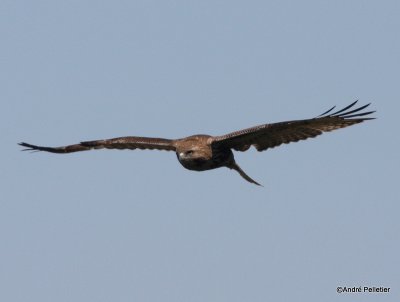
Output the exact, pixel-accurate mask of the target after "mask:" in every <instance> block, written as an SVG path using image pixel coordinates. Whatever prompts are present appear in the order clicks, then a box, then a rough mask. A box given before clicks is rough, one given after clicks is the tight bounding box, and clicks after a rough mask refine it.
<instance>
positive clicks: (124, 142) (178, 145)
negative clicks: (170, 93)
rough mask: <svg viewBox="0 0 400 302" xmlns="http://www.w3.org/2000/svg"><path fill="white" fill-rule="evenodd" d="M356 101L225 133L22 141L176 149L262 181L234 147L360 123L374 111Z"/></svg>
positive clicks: (192, 162)
mask: <svg viewBox="0 0 400 302" xmlns="http://www.w3.org/2000/svg"><path fill="white" fill-rule="evenodd" d="M355 103H356V102H354V103H352V104H351V105H349V106H347V107H345V108H344V109H342V110H339V111H337V112H335V113H332V114H329V115H328V113H329V112H330V111H332V110H333V109H334V108H335V107H333V108H331V109H330V110H328V111H327V112H325V113H323V114H322V115H320V116H318V117H316V118H313V119H306V120H296V121H287V122H281V123H274V124H263V125H259V126H256V127H252V128H248V129H243V130H240V131H236V132H232V133H229V134H226V135H222V136H210V135H204V134H201V135H192V136H189V137H185V138H181V139H175V140H171V139H165V138H149V137H137V136H128V137H118V138H112V139H106V140H96V141H88V142H81V143H79V144H75V145H68V146H64V147H55V148H53V147H41V146H36V145H31V144H27V143H20V145H21V146H24V147H26V148H27V149H25V150H34V151H47V152H52V153H72V152H78V151H87V150H92V149H102V148H106V149H132V150H133V149H157V150H166V151H175V152H176V155H177V157H178V160H179V162H180V163H181V165H182V166H183V167H185V168H186V169H189V170H194V171H205V170H211V169H216V168H220V167H227V168H229V169H234V170H236V171H237V172H238V173H239V174H240V175H241V176H242V177H243V178H244V179H246V180H247V181H249V182H251V183H254V184H257V185H259V183H257V182H256V181H255V180H253V179H252V178H250V177H249V176H248V175H247V174H246V173H245V172H244V171H243V170H242V169H241V168H240V167H239V166H238V165H237V163H236V162H235V159H234V155H233V152H232V149H233V150H236V151H246V150H248V149H249V148H250V147H251V146H254V147H255V148H256V149H257V150H258V151H264V150H267V149H269V148H274V147H276V146H279V145H281V144H287V143H290V142H297V141H299V140H305V139H307V138H311V137H315V136H317V135H320V134H322V133H323V132H328V131H332V130H336V129H339V128H344V127H347V126H351V125H354V124H358V123H361V122H363V121H365V120H370V119H373V118H370V117H362V116H366V115H369V114H371V113H373V112H374V111H370V112H362V113H356V112H359V111H361V110H362V109H364V108H366V107H367V106H369V104H367V105H364V106H362V107H360V108H357V109H354V110H351V111H347V110H348V109H350V108H351V107H353V106H354V105H355Z"/></svg>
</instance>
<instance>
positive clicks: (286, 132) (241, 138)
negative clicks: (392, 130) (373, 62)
mask: <svg viewBox="0 0 400 302" xmlns="http://www.w3.org/2000/svg"><path fill="white" fill-rule="evenodd" d="M356 103H357V101H355V102H354V103H352V104H350V105H349V106H347V107H345V108H343V109H341V110H339V111H336V112H334V113H331V114H328V113H329V112H331V111H332V110H333V109H334V108H335V107H333V108H331V109H330V110H328V111H326V112H324V113H323V114H322V115H320V116H318V117H316V118H312V119H306V120H295V121H287V122H281V123H274V124H264V125H259V126H256V127H252V128H248V129H244V130H240V131H236V132H232V133H229V134H226V135H222V136H215V137H214V139H213V142H212V145H213V146H215V147H225V148H232V149H234V150H236V151H246V150H247V149H249V148H250V147H251V146H254V147H255V148H256V149H257V150H258V151H264V150H267V149H269V148H274V147H277V146H279V145H281V144H288V143H291V142H297V141H299V140H305V139H308V138H311V137H316V136H318V135H320V134H322V133H323V132H329V131H332V130H336V129H340V128H345V127H348V126H351V125H354V124H358V123H361V122H363V121H366V120H371V119H374V118H371V117H362V116H366V115H369V114H371V113H374V112H375V111H369V112H359V111H361V110H363V109H365V108H367V107H368V106H369V105H370V104H367V105H364V106H362V107H359V108H356V109H353V110H351V111H348V109H350V108H352V107H353V106H354V105H355V104H356Z"/></svg>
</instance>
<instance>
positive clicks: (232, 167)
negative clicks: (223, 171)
mask: <svg viewBox="0 0 400 302" xmlns="http://www.w3.org/2000/svg"><path fill="white" fill-rule="evenodd" d="M227 167H228V168H229V169H233V170H236V171H237V172H238V173H239V174H240V176H242V177H243V178H244V179H246V180H247V181H248V182H251V183H253V184H256V185H257V186H262V185H260V184H259V183H258V182H256V181H255V180H254V179H252V178H251V177H250V176H248V175H247V174H246V173H244V171H243V170H242V169H241V168H240V167H239V165H238V164H237V163H236V162H235V161H233V162H232V163H230V164H229V165H228V166H227Z"/></svg>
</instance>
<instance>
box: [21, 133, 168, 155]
mask: <svg viewBox="0 0 400 302" xmlns="http://www.w3.org/2000/svg"><path fill="white" fill-rule="evenodd" d="M174 142H175V141H174V140H170V139H165V138H151V137H136V136H126V137H117V138H111V139H104V140H97V141H88V142H81V143H79V144H75V145H69V146H63V147H41V146H36V145H31V144H27V143H20V144H19V145H21V146H23V147H26V149H24V151H47V152H52V153H71V152H78V151H87V150H92V149H103V148H106V149H131V150H134V149H150V150H153V149H156V150H167V151H175V143H174Z"/></svg>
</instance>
